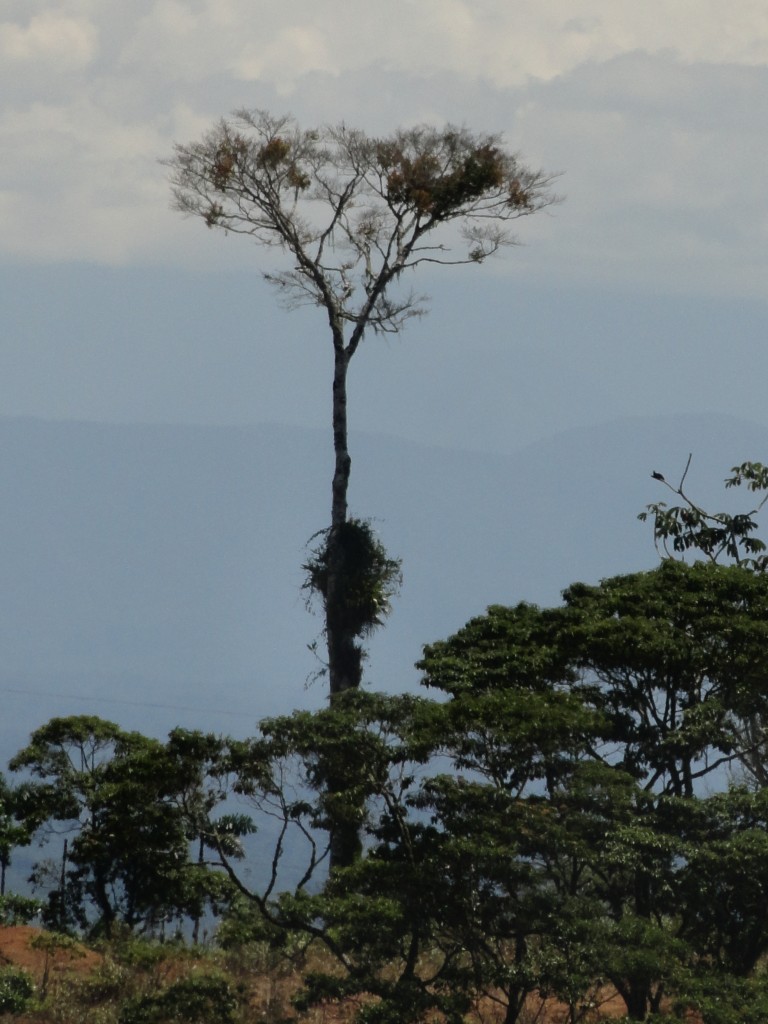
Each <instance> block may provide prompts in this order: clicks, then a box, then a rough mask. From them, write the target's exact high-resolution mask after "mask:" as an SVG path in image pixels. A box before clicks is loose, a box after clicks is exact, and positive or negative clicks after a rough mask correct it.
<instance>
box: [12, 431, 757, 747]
mask: <svg viewBox="0 0 768 1024" xmlns="http://www.w3.org/2000/svg"><path fill="white" fill-rule="evenodd" d="M352 445H353V460H354V462H353V486H352V511H353V513H354V514H356V515H361V516H373V517H374V518H375V520H376V524H377V527H378V529H379V531H380V533H381V536H382V538H383V540H384V542H385V544H386V545H387V547H388V548H389V550H390V552H391V553H393V554H397V555H400V556H402V558H403V565H404V575H405V583H404V587H403V592H402V596H401V598H400V600H399V601H398V602H397V604H396V607H395V611H394V614H393V615H392V618H391V620H390V622H389V624H388V626H387V628H386V629H385V630H384V631H382V632H381V634H380V636H378V637H377V638H375V642H374V643H373V646H372V651H371V659H370V663H369V667H368V678H369V680H370V683H371V685H372V686H374V687H376V688H381V689H387V690H392V691H395V690H402V689H412V688H414V687H415V686H417V673H416V672H415V671H414V669H413V663H414V661H415V660H416V659H417V658H418V656H419V653H420V649H421V645H422V644H423V643H425V642H428V641H430V640H434V639H437V638H439V637H442V636H445V635H447V634H448V633H450V632H451V631H453V630H454V629H456V628H458V627H459V626H460V625H462V623H463V622H464V621H465V620H466V619H467V618H469V617H470V616H471V615H473V614H477V613H479V612H481V611H482V610H483V609H484V608H485V606H486V605H488V604H489V603H493V602H516V601H519V600H523V599H526V600H533V601H537V602H555V601H557V599H558V595H559V591H560V590H561V589H562V588H563V587H564V586H566V585H567V584H568V583H570V582H572V581H573V580H575V579H585V580H597V579H599V578H601V577H603V576H606V575H610V574H613V573H618V572H624V571H631V570H635V569H638V568H643V567H648V566H651V565H653V564H654V563H655V553H654V551H653V546H652V543H651V536H650V529H649V528H648V527H647V526H643V525H642V524H640V523H638V522H637V520H636V515H637V512H638V511H640V509H641V508H642V507H643V506H644V505H645V504H646V503H647V502H649V501H652V500H656V499H659V498H662V497H663V496H664V495H663V490H662V489H661V488H660V486H659V485H658V484H656V483H655V482H654V481H652V480H651V479H650V472H651V470H653V469H660V470H661V471H662V472H664V473H666V474H667V475H668V476H670V478H671V477H674V476H675V475H677V474H679V473H680V471H681V470H682V468H683V466H684V463H685V459H686V457H687V454H688V452H689V451H691V450H692V451H694V464H693V469H692V472H691V487H692V489H693V490H694V492H695V493H696V494H700V495H701V496H702V498H703V499H704V500H706V501H711V502H714V503H715V504H718V505H719V504H720V503H721V502H722V501H723V500H724V498H723V492H722V488H721V486H720V481H721V480H722V478H723V476H724V475H725V473H726V471H727V470H728V468H729V467H730V466H731V465H733V464H734V463H735V462H739V461H742V460H744V459H747V458H757V459H759V458H761V457H762V456H764V454H765V452H766V450H767V449H768V431H766V430H765V429H764V428H761V427H758V426H755V425H753V424H750V423H746V422H742V421H739V420H736V419H730V418H726V417H720V416H709V417H707V416H702V417H690V416H685V417H671V418H668V419H664V420H654V421H649V420H644V419H636V420H633V419H628V420H620V421H617V422H613V423H608V424H606V425H604V426H601V427H594V428H591V429H587V430H584V429H581V430H576V431H573V432H570V433H566V434H559V435H556V436H553V437H552V438H550V439H548V440H546V441H542V442H540V443H537V444H535V445H533V446H530V447H526V448H523V449H520V450H515V449H514V439H513V438H512V439H510V452H509V454H508V455H495V454H481V453H474V452H468V451H455V450H453V451H449V450H443V449H438V448H427V447H420V446H419V445H417V444H409V443H407V442H405V441H402V440H396V439H392V438H388V437H382V436H371V435H367V436H366V435H357V436H353V439H352ZM330 470H331V459H330V452H329V438H328V437H327V435H326V433H325V432H324V431H311V430H305V429H299V428H290V427H282V426H273V425H269V426H259V427H253V428H215V427H195V426H111V425H102V424H96V423H77V422H45V421H38V420H28V419H12V420H0V473H1V474H2V480H3V484H4V487H3V493H4V499H3V502H2V504H1V505H0V545H1V546H2V580H3V585H2V588H1V589H0V595H1V596H0V600H1V601H2V606H1V608H0V642H1V643H2V651H3V657H2V664H0V699H1V700H2V706H3V708H4V712H3V714H2V719H1V722H2V724H1V725H0V756H2V758H3V760H6V759H7V757H8V756H10V754H11V753H13V752H14V751H15V750H16V749H17V748H18V747H19V746H20V745H21V744H22V743H23V742H24V741H25V739H26V737H27V735H28V734H29V731H30V730H31V729H32V728H34V727H35V726H37V725H39V724H41V723H42V722H44V721H46V720H47V719H48V718H49V717H51V716H52V715H54V714H73V713H85V712H93V713H97V714H99V715H102V716H103V717H109V718H113V719H115V720H117V721H118V722H120V723H121V724H124V725H125V726H128V727H133V728H139V729H142V730H144V731H146V732H149V733H156V734H160V735H163V734H164V733H165V732H166V731H167V729H168V728H170V727H172V726H173V725H174V724H182V725H185V726H189V727H205V728H212V729H215V730H217V731H222V732H225V731H232V732H235V733H237V734H241V735H243V734H247V732H248V731H249V729H250V728H251V726H252V724H253V722H255V721H256V720H257V719H258V718H260V717H262V716H263V715H266V714H270V713H274V712H278V711H287V710H289V709H291V708H292V707H295V706H299V705H301V706H306V705H316V704H318V703H320V702H321V701H322V700H323V696H324V688H323V684H322V681H320V682H317V683H315V684H314V685H313V686H312V687H310V688H309V690H307V689H306V681H307V678H308V676H310V675H311V673H312V672H313V670H314V669H315V668H316V667H317V663H316V662H315V661H314V659H313V656H312V655H311V654H310V653H309V652H308V650H307V647H306V645H307V644H308V643H309V642H310V641H311V640H312V639H313V638H314V637H315V636H316V634H317V632H318V630H319V628H320V620H319V619H318V618H312V617H311V616H309V615H307V612H306V610H305V607H304V601H303V597H302V594H301V591H300V585H301V581H302V573H301V569H300V566H301V562H302V559H303V557H304V553H305V547H304V545H305V542H306V541H307V539H308V538H309V537H310V535H311V534H312V533H313V532H314V531H315V530H318V529H320V528H321V527H323V526H324V525H325V524H326V521H327V515H328V511H327V508H328V504H329V501H328V499H329V478H330Z"/></svg>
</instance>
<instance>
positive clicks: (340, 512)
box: [325, 339, 363, 700]
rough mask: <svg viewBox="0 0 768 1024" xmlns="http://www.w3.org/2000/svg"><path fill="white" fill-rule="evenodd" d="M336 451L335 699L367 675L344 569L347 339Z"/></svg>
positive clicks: (331, 622) (336, 395)
mask: <svg viewBox="0 0 768 1024" xmlns="http://www.w3.org/2000/svg"><path fill="white" fill-rule="evenodd" d="M334 353H335V358H334V373H333V452H334V456H335V463H334V472H333V482H332V485H331V493H332V501H331V528H330V531H329V534H328V547H327V557H328V583H327V590H326V594H325V634H326V640H327V643H328V680H329V684H330V693H331V700H333V698H334V697H335V696H336V695H337V694H339V693H344V692H345V690H351V689H356V688H357V687H359V686H360V683H361V680H362V674H363V668H362V653H363V652H362V649H361V647H360V645H359V643H358V642H357V637H356V636H355V634H354V633H353V632H352V630H351V629H350V628H349V625H348V623H347V621H346V619H347V618H348V617H347V616H346V615H345V613H344V600H345V595H344V593H343V584H342V569H343V565H344V547H343V535H342V527H343V526H344V524H345V523H346V521H347V491H348V489H349V473H350V469H351V467H352V460H351V458H350V456H349V448H348V444H347V370H348V368H349V352H348V350H347V349H346V348H345V347H344V344H343V342H341V341H340V340H338V339H337V340H335V342H334Z"/></svg>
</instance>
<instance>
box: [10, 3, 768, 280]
mask: <svg viewBox="0 0 768 1024" xmlns="http://www.w3.org/2000/svg"><path fill="white" fill-rule="evenodd" d="M9 2H10V12H9V13H8V14H6V16H5V17H6V20H5V21H4V22H3V23H2V25H0V53H2V54H3V55H4V59H3V61H2V64H1V65H0V85H2V88H3V95H4V104H5V108H4V111H0V145H2V147H3V152H4V160H3V167H2V172H1V173H2V177H1V178H0V197H1V198H0V245H1V246H2V249H3V253H4V258H5V259H13V258H21V259H46V260H54V259H91V260H96V261H105V262H124V261H131V260H133V261H142V260H154V259H164V260H169V261H173V260H176V261H179V262H182V261H195V260H197V261H198V262H205V260H207V259H208V258H210V254H211V252H212V246H216V253H217V258H218V255H219V254H220V253H226V256H225V258H226V259H230V258H231V259H232V260H233V262H236V261H237V260H238V259H242V258H245V257H244V256H241V255H239V253H242V248H240V249H239V251H238V247H237V246H236V245H234V244H231V243H230V244H228V245H226V244H225V245H224V246H223V247H221V248H219V243H218V242H215V241H214V238H215V237H216V236H214V235H213V234H212V233H206V232H203V231H202V230H200V229H199V227H198V226H197V225H194V226H193V225H189V224H184V223H183V222H180V221H178V220H175V219H174V218H173V217H172V215H171V214H170V213H169V212H168V198H167V188H166V184H165V173H164V171H163V169H162V168H161V167H159V166H158V164H157V160H158V158H161V157H163V156H166V155H168V154H169V153H170V150H171V145H172V142H173V140H175V139H176V140H179V141H188V140H190V139H192V138H195V137H197V136H199V135H200V134H201V133H202V132H203V131H204V130H205V128H206V127H208V125H209V124H210V123H211V121H212V120H213V119H214V118H215V117H217V116H219V115H221V114H224V113H226V112H227V111H229V110H231V109H233V108H234V107H238V106H242V105H247V106H263V107H268V108H272V109H276V110H277V111H282V110H285V109H286V108H288V109H292V110H293V112H294V113H296V114H297V116H298V117H299V118H300V119H301V120H302V121H303V122H304V123H317V122H326V121H338V120H342V119H343V120H346V121H347V122H348V123H350V124H357V125H360V126H361V127H364V128H367V129H368V130H371V131H386V130H388V129H390V128H392V127H393V126H395V125H397V124H401V123H415V122H419V121H424V120H430V121H433V122H443V121H445V120H451V121H454V122H464V123H467V124H469V125H472V126H473V127H476V128H478V129H480V130H490V131H494V130H503V131H505V132H506V133H507V136H508V139H509V141H510V144H511V145H512V146H513V147H514V148H517V147H519V148H520V149H521V150H522V152H523V154H524V156H526V157H527V158H528V159H529V160H530V162H531V163H533V164H534V165H542V166H544V167H546V168H551V169H554V170H563V171H565V172H566V176H565V178H564V179H563V182H562V191H563V192H564V193H566V195H567V198H568V201H567V203H566V204H565V205H564V206H563V207H562V208H559V209H558V210H557V211H555V214H554V216H553V217H551V218H550V217H540V218H534V219H532V220H530V221H525V222H523V223H522V224H521V225H520V234H521V237H522V238H523V239H524V240H530V241H531V243H532V244H531V245H530V247H529V248H527V249H526V250H525V252H524V254H521V255H520V256H519V257H517V258H515V259H514V261H513V263H514V266H515V267H516V272H520V270H521V268H529V272H531V273H537V274H546V273H547V272H548V271H547V268H546V266H545V264H546V263H547V261H550V267H553V266H554V263H557V265H558V266H560V268H561V270H562V272H563V273H569V274H579V273H581V274H590V273H591V274H600V275H602V274H606V275H609V276H610V275H613V276H614V277H616V276H622V275H623V276H624V277H626V278H632V277H636V276H638V275H639V276H643V275H645V276H646V277H647V278H648V279H651V278H653V276H654V275H656V277H657V279H658V280H660V281H663V282H664V283H668V282H669V281H670V280H675V279H679V280H680V281H681V282H682V281H683V280H684V281H687V282H689V283H690V282H694V284H693V286H695V287H710V283H712V286H715V283H716V285H717V287H720V288H721V289H730V290H734V289H737V288H742V289H747V290H752V291H755V292H756V291H757V289H758V285H757V283H756V282H757V281H758V279H759V278H760V275H761V274H762V275H764V274H765V269H766V268H765V259H764V256H763V253H764V252H765V224H766V219H767V215H766V204H765V200H764V198H763V192H762V189H763V183H762V181H761V171H762V168H763V167H764V166H765V165H766V162H767V161H768V150H767V148H766V147H767V146H768V143H766V141H765V138H766V137H765V133H764V130H763V126H762V122H761V117H760V111H761V110H762V109H764V107H765V105H766V103H767V102H768V79H767V77H766V76H767V74H768V73H766V72H765V71H764V70H763V68H762V67H761V66H760V62H761V61H762V60H764V59H766V60H768V43H767V42H766V41H767V40H768V7H766V5H765V3H764V0H742V2H741V3H740V4H739V5H737V7H736V8H735V9H734V10H732V11H729V13H728V17H727V20H726V21H723V16H722V10H721V8H720V5H719V4H717V5H716V4H715V3H714V2H713V0H695V2H694V0H680V2H679V3H677V4H675V5H673V6H672V7H670V6H669V5H668V4H666V3H664V4H662V2H661V0H648V2H646V3H645V4H637V3H636V2H633V3H629V2H627V0H580V2H579V3H578V4H577V5H576V7H574V5H573V3H572V0H567V2H566V0H538V2H534V0H516V2H515V3H513V4H510V3H509V0H471V2H470V0H391V2H390V3H389V4H388V5H383V4H379V3H373V2H372V0H371V2H369V0H355V2H352V0H324V2H323V3H322V4H317V3H314V4H310V3H308V2H305V0H295V2H292V3H286V2H285V0H281V2H275V0H269V2H266V0H265V2H264V3H261V4H259V5H258V10H257V9H256V7H255V6H254V4H253V2H252V0H134V2H133V3H132V4H131V5H130V6H127V5H114V4H112V3H108V2H107V0H59V2H58V3H57V4H53V3H52V2H50V0H9ZM30 225H32V226H33V227H32V228H31V227H30ZM230 254H231V256H230ZM726 264H727V268H730V269H727V268H726V269H724V267H725V265H726ZM549 272H551V270H550V271H549ZM760 287H762V285H760Z"/></svg>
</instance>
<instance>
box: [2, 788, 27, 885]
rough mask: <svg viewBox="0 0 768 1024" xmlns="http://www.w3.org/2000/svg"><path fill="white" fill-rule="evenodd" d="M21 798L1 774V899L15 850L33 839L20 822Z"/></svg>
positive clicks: (21, 812)
mask: <svg viewBox="0 0 768 1024" xmlns="http://www.w3.org/2000/svg"><path fill="white" fill-rule="evenodd" d="M21 796H22V794H21V793H20V792H19V791H18V789H16V788H14V787H13V786H11V785H9V783H8V780H7V779H6V778H5V776H4V775H3V774H2V772H0V898H2V897H3V896H5V879H6V873H7V871H8V868H9V867H10V866H11V854H12V852H13V850H14V849H15V848H16V847H18V846H28V845H29V843H30V841H31V838H32V837H31V834H30V830H29V828H28V827H27V826H26V825H25V824H24V822H23V821H20V820H19V819H20V816H21V815H22V814H23V809H22V805H21Z"/></svg>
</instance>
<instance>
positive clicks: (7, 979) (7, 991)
mask: <svg viewBox="0 0 768 1024" xmlns="http://www.w3.org/2000/svg"><path fill="white" fill-rule="evenodd" d="M34 994H35V986H34V985H33V984H32V979H31V978H30V976H29V975H28V974H27V972H26V971H23V970H21V968H18V967H0V1013H21V1012H22V1011H23V1010H25V1009H26V1008H27V1006H28V1004H29V1002H30V1000H31V999H32V996H33V995H34Z"/></svg>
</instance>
